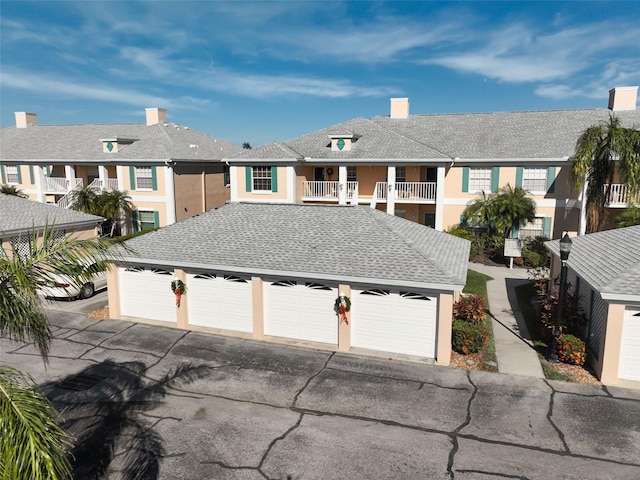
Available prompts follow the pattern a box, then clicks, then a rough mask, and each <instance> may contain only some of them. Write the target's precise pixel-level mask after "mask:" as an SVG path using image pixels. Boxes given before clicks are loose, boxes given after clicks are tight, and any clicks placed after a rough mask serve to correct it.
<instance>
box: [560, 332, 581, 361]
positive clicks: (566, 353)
mask: <svg viewBox="0 0 640 480" xmlns="http://www.w3.org/2000/svg"><path fill="white" fill-rule="evenodd" d="M558 359H559V360H560V361H561V362H562V363H569V364H571V365H579V366H582V365H584V362H585V361H586V359H587V349H586V345H585V343H584V342H583V341H582V340H580V339H579V338H578V337H575V336H573V335H569V334H566V335H560V336H559V337H558Z"/></svg>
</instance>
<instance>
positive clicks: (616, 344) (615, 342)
mask: <svg viewBox="0 0 640 480" xmlns="http://www.w3.org/2000/svg"><path fill="white" fill-rule="evenodd" d="M607 307H608V308H607V315H606V323H605V325H604V335H603V342H602V348H601V354H600V362H599V365H598V367H599V368H600V381H601V382H602V383H604V384H606V385H616V384H617V383H618V368H619V365H620V344H621V342H622V323H623V320H624V311H625V306H624V305H621V304H611V303H609V304H608V305H607Z"/></svg>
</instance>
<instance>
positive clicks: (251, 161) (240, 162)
mask: <svg viewBox="0 0 640 480" xmlns="http://www.w3.org/2000/svg"><path fill="white" fill-rule="evenodd" d="M222 161H223V162H225V163H229V164H233V166H234V167H241V166H248V165H255V164H256V163H267V164H269V165H273V164H274V163H285V164H286V163H298V162H299V161H300V160H299V159H297V158H237V159H233V158H225V159H223V160H222Z"/></svg>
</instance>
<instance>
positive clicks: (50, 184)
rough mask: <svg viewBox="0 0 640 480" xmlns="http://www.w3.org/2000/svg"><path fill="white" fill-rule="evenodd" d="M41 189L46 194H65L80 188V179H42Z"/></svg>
mask: <svg viewBox="0 0 640 480" xmlns="http://www.w3.org/2000/svg"><path fill="white" fill-rule="evenodd" d="M43 179H44V181H43V183H42V189H43V190H44V193H46V194H65V193H67V192H70V191H71V190H74V189H75V188H76V187H78V186H82V179H81V178H74V179H73V180H72V181H69V180H67V179H66V178H65V177H43Z"/></svg>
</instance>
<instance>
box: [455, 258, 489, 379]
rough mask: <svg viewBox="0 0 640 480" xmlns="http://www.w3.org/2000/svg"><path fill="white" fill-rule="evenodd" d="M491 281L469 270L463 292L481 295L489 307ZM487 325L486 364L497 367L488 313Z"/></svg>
mask: <svg viewBox="0 0 640 480" xmlns="http://www.w3.org/2000/svg"><path fill="white" fill-rule="evenodd" d="M489 280H493V277H490V276H489V275H485V274H484V273H480V272H476V271H475V270H471V269H469V270H467V284H466V285H465V287H464V289H463V290H462V291H463V292H464V293H473V294H475V295H480V296H481V297H483V298H484V301H485V303H486V305H489V297H488V296H487V282H488V281H489ZM485 324H486V326H487V331H488V332H489V341H488V342H487V345H486V347H485V348H484V352H485V362H493V363H495V364H496V365H497V363H498V359H497V357H496V345H495V342H494V340H493V328H492V326H491V316H490V315H489V312H488V311H487V315H486V317H485ZM488 370H492V371H496V372H497V371H498V369H497V367H488Z"/></svg>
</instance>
